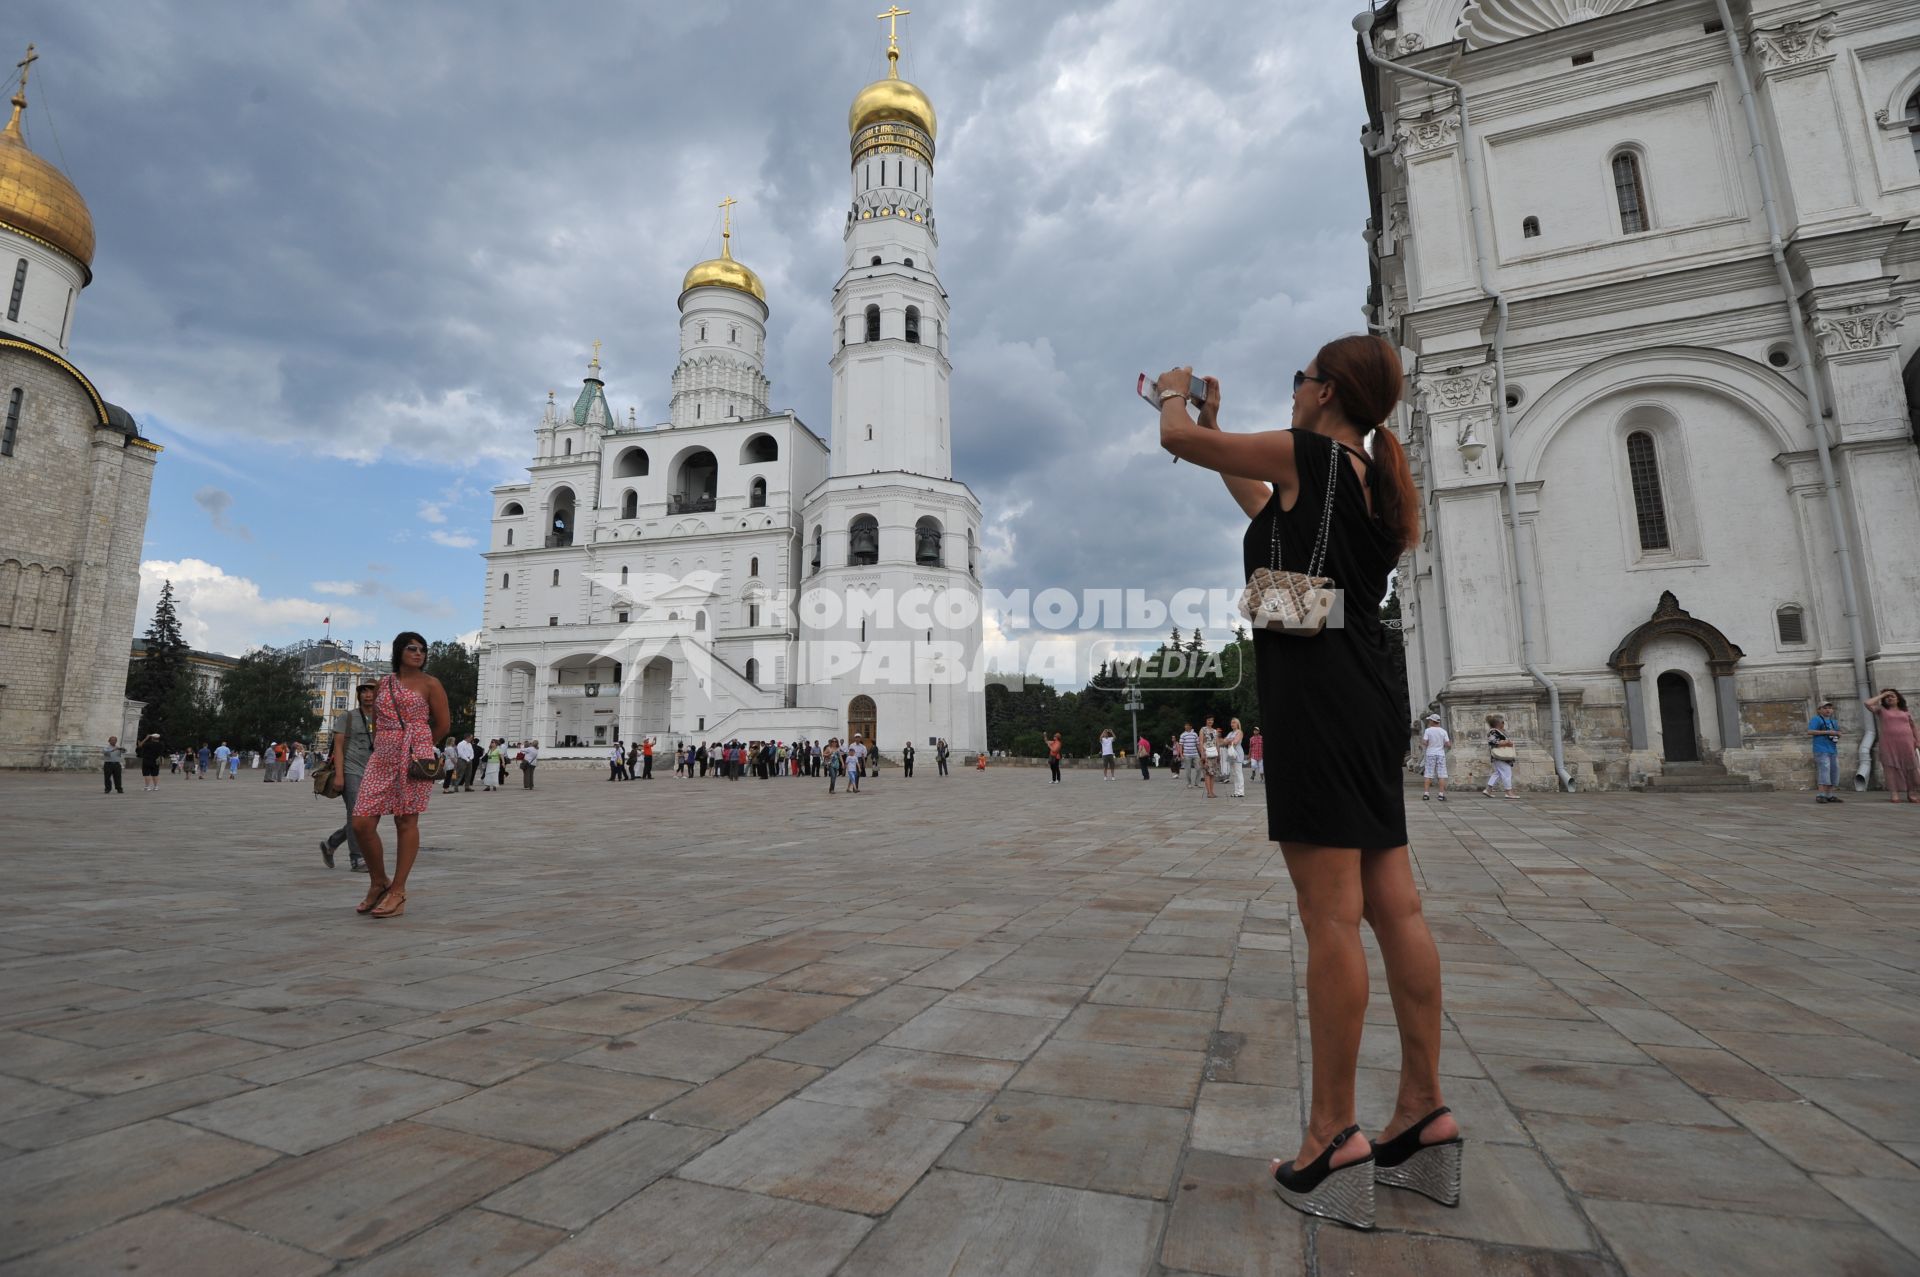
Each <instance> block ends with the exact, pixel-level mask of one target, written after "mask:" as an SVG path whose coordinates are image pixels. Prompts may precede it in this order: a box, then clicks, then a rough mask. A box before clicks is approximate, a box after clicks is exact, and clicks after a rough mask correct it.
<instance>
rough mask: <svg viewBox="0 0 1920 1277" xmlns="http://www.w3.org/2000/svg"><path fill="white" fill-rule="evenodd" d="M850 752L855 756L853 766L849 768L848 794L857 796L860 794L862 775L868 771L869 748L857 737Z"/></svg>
mask: <svg viewBox="0 0 1920 1277" xmlns="http://www.w3.org/2000/svg"><path fill="white" fill-rule="evenodd" d="M849 752H851V753H852V755H853V765H852V766H851V767H849V768H847V792H848V793H850V794H857V793H859V792H860V775H861V773H862V772H864V771H866V769H867V747H866V746H865V745H864V744H862V743H861V741H860V738H859V737H858V736H856V737H854V738H853V748H852V750H851V751H849Z"/></svg>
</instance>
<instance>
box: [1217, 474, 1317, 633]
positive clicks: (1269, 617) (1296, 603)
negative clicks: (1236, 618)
mask: <svg viewBox="0 0 1920 1277" xmlns="http://www.w3.org/2000/svg"><path fill="white" fill-rule="evenodd" d="M1327 446H1328V451H1329V453H1330V454H1331V455H1330V456H1329V457H1328V459H1327V496H1326V500H1324V501H1322V502H1321V503H1320V533H1319V535H1318V536H1317V537H1315V538H1314V542H1313V557H1312V558H1311V559H1310V560H1309V561H1308V563H1307V570H1306V571H1305V572H1288V571H1283V570H1282V569H1281V567H1280V519H1281V515H1282V513H1283V512H1282V511H1279V510H1275V511H1274V514H1273V547H1272V558H1271V562H1272V565H1273V566H1272V567H1270V568H1255V569H1254V570H1253V575H1252V576H1250V577H1248V578H1247V588H1246V589H1245V590H1244V591H1242V592H1241V595H1240V614H1241V615H1242V616H1245V617H1246V618H1247V619H1248V620H1249V621H1251V622H1252V623H1253V624H1254V626H1255V627H1257V628H1259V629H1263V630H1271V631H1273V632H1274V633H1275V634H1286V635H1290V636H1292V637H1294V638H1312V637H1313V636H1314V635H1316V634H1318V633H1320V631H1322V630H1324V629H1326V627H1327V618H1328V617H1330V616H1331V615H1332V614H1333V607H1334V601H1335V590H1334V584H1333V581H1332V579H1331V578H1329V577H1324V576H1321V575H1320V572H1321V569H1322V566H1323V565H1324V564H1325V562H1326V557H1327V536H1328V534H1329V533H1330V532H1331V531H1332V530H1333V494H1334V490H1335V489H1336V487H1338V485H1339V481H1340V445H1339V444H1337V443H1334V442H1333V441H1331V440H1329V441H1328V445H1327ZM1295 455H1298V454H1297V453H1296V454H1295Z"/></svg>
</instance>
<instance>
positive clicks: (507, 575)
mask: <svg viewBox="0 0 1920 1277" xmlns="http://www.w3.org/2000/svg"><path fill="white" fill-rule="evenodd" d="M511 580H513V573H511V572H502V573H501V574H500V588H501V589H503V590H504V589H506V588H507V583H508V582H509V581H511Z"/></svg>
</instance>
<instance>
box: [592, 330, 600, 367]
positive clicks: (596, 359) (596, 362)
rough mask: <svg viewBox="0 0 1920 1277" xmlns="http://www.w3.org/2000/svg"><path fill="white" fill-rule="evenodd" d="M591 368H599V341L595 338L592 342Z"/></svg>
mask: <svg viewBox="0 0 1920 1277" xmlns="http://www.w3.org/2000/svg"><path fill="white" fill-rule="evenodd" d="M593 366H594V367H595V368H598V367H599V366H600V339H599V338H597V337H596V338H595V339H594V342H593Z"/></svg>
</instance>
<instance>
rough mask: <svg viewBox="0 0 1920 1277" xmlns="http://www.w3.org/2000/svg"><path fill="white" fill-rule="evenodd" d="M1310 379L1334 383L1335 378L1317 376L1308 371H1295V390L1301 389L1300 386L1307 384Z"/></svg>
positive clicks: (1329, 383) (1324, 383) (1328, 383)
mask: <svg viewBox="0 0 1920 1277" xmlns="http://www.w3.org/2000/svg"><path fill="white" fill-rule="evenodd" d="M1310 381H1317V382H1319V383H1320V384H1321V385H1332V384H1333V378H1331V377H1316V376H1314V375H1313V374H1312V373H1308V372H1295V373H1294V374H1293V388H1294V389H1295V390H1298V389H1300V387H1302V386H1304V385H1306V384H1307V383H1308V382H1310Z"/></svg>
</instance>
